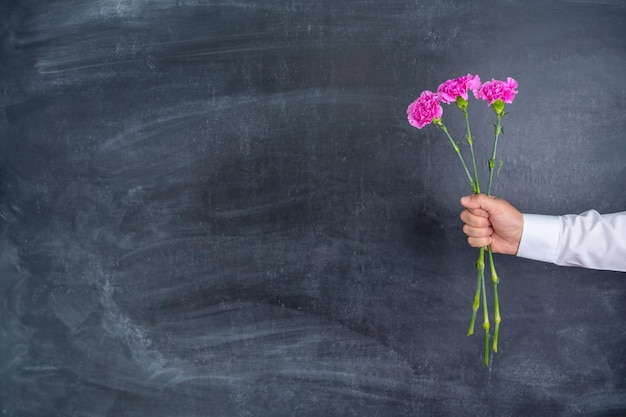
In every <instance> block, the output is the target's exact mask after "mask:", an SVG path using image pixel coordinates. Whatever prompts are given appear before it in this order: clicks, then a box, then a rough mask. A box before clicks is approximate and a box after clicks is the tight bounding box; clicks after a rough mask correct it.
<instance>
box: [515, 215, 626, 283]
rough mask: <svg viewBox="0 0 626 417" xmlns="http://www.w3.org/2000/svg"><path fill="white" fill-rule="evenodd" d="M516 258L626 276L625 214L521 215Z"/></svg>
mask: <svg viewBox="0 0 626 417" xmlns="http://www.w3.org/2000/svg"><path fill="white" fill-rule="evenodd" d="M523 216H524V229H523V232H522V240H521V241H520V245H519V249H518V251H517V256H519V257H522V258H527V259H533V260H537V261H543V262H551V263H554V264H557V265H562V266H579V267H584V268H591V269H605V270H612V271H622V272H626V212H620V213H611V214H604V215H601V214H600V213H598V212H597V211H595V210H589V211H586V212H584V213H582V214H579V215H574V214H567V215H564V216H545V215H540V214H524V215H523Z"/></svg>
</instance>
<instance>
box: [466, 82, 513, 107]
mask: <svg viewBox="0 0 626 417" xmlns="http://www.w3.org/2000/svg"><path fill="white" fill-rule="evenodd" d="M516 88H517V81H515V80H514V79H513V78H511V77H508V78H507V79H506V81H500V80H493V79H492V80H491V81H487V82H486V83H484V84H483V85H482V87H480V89H479V90H478V92H477V93H476V98H478V99H482V100H487V101H488V102H489V105H492V104H493V103H494V102H495V101H497V100H502V101H503V102H505V103H512V102H513V99H514V98H515V94H517V90H516Z"/></svg>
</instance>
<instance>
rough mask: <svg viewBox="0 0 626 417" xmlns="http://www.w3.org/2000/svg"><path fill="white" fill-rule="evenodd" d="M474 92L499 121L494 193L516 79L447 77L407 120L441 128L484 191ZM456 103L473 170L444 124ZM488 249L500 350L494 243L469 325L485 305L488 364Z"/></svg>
mask: <svg viewBox="0 0 626 417" xmlns="http://www.w3.org/2000/svg"><path fill="white" fill-rule="evenodd" d="M470 91H471V92H473V94H474V97H475V98H476V99H479V100H486V101H488V105H489V106H491V108H492V109H493V111H494V113H495V114H496V124H495V131H494V141H493V148H492V152H491V157H490V158H489V159H488V161H487V163H488V168H489V180H488V182H487V195H491V188H492V185H493V176H494V171H495V167H496V161H497V159H496V153H497V147H498V139H499V138H500V136H501V135H502V133H503V128H502V118H503V117H504V116H505V115H506V113H505V112H504V106H505V103H512V102H513V99H514V98H515V95H516V94H517V81H515V80H514V79H513V78H510V77H509V78H507V80H506V81H500V80H495V79H492V80H491V81H487V82H485V83H481V81H480V77H478V76H477V75H472V74H467V75H466V76H463V77H459V78H455V79H451V80H448V81H446V82H444V83H442V84H441V85H439V87H438V89H437V92H436V93H433V92H432V91H429V90H425V91H423V92H422V93H421V94H420V96H419V98H417V99H416V100H415V101H414V102H412V103H411V104H410V105H409V107H408V109H407V115H408V121H409V123H410V124H411V125H412V126H413V127H416V128H418V129H421V128H423V127H424V126H426V125H428V124H431V123H432V124H434V125H435V126H437V127H439V128H440V129H441V130H442V131H443V133H444V134H445V136H446V137H447V139H448V142H449V143H450V145H451V146H452V148H453V149H454V151H455V153H456V154H457V155H458V157H459V160H460V161H461V165H462V167H463V170H464V173H465V176H466V177H467V180H468V181H469V184H470V188H471V189H472V192H473V193H474V194H479V193H480V192H481V189H480V182H479V179H478V169H477V165H476V156H475V152H474V137H473V136H472V133H471V130H470V123H469V116H468V111H467V108H468V99H469V92H470ZM453 102H454V103H455V104H456V106H457V107H458V108H459V109H460V110H461V111H462V112H463V118H464V119H465V128H466V133H465V138H466V141H467V145H468V147H469V150H470V156H471V162H472V165H471V166H472V170H473V172H470V170H469V167H468V164H467V163H466V162H465V159H464V157H463V154H462V152H461V148H460V146H459V144H458V143H457V142H455V141H454V139H452V136H451V135H450V133H449V131H448V128H447V127H446V126H445V124H444V123H443V120H442V116H443V107H442V106H441V103H445V104H450V103H453ZM485 251H487V253H488V257H489V271H490V274H491V281H492V283H493V294H494V322H495V328H494V334H493V341H492V344H491V349H493V351H494V352H497V351H498V336H499V333H500V323H501V321H502V318H501V316H500V301H499V298H498V283H499V278H498V274H497V272H496V267H495V263H494V260H493V252H492V250H491V246H487V247H482V248H479V250H478V259H477V261H476V271H477V278H476V292H475V293H474V299H473V302H472V316H471V319H470V326H469V330H468V332H467V335H468V336H471V335H472V334H474V328H475V325H476V316H477V314H478V310H479V308H480V306H481V304H482V307H483V330H484V331H485V353H484V359H485V365H489V351H490V349H489V341H490V328H491V325H490V322H489V312H488V311H489V310H488V305H487V289H486V285H485Z"/></svg>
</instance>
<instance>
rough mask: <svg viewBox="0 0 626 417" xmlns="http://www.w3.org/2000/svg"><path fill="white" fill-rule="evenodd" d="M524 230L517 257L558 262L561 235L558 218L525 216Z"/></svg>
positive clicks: (539, 215)
mask: <svg viewBox="0 0 626 417" xmlns="http://www.w3.org/2000/svg"><path fill="white" fill-rule="evenodd" d="M523 217H524V229H523V230H522V239H521V240H520V244H519V248H518V250H517V256H519V257H520V258H526V259H532V260H535V261H542V262H552V263H554V262H555V261H556V257H557V250H558V246H559V236H560V234H561V221H560V220H559V217H558V216H546V215H542V214H523Z"/></svg>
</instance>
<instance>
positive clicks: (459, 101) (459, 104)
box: [456, 96, 467, 111]
mask: <svg viewBox="0 0 626 417" xmlns="http://www.w3.org/2000/svg"><path fill="white" fill-rule="evenodd" d="M456 106H457V107H458V108H459V109H461V110H464V111H465V110H467V100H465V99H464V98H463V97H461V96H457V97H456Z"/></svg>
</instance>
